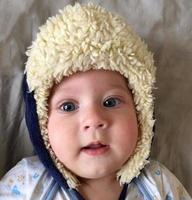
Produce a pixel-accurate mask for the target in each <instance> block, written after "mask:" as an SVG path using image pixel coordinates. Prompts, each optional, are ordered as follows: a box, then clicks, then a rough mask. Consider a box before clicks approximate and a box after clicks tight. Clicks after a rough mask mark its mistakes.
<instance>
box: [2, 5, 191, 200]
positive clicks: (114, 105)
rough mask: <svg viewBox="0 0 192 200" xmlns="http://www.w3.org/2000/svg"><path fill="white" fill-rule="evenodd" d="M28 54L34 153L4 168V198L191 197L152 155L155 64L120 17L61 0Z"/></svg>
mask: <svg viewBox="0 0 192 200" xmlns="http://www.w3.org/2000/svg"><path fill="white" fill-rule="evenodd" d="M27 55H28V61H27V63H26V70H25V76H24V81H23V92H24V99H25V105H26V123H27V127H28V130H29V134H30V138H31V141H32V143H33V145H34V149H35V152H36V154H37V156H34V157H30V158H27V159H23V160H22V161H20V162H19V163H18V164H17V165H16V166H15V167H14V168H13V169H12V170H10V171H9V172H8V173H7V174H6V175H5V176H4V178H3V179H2V180H1V182H0V199H1V200H6V199H9V200H10V199H41V200H46V199H47V200H48V199H49V200H50V199H55V200H69V199H70V200H78V199H81V200H82V199H85V200H117V199H121V200H125V199H126V200H128V199H129V200H152V199H158V200H160V199H162V200H164V199H166V200H171V199H174V200H175V199H177V200H179V199H180V200H181V199H182V200H184V199H185V200H190V199H191V198H190V196H189V195H188V194H187V192H186V190H185V189H184V187H183V186H182V185H181V183H180V182H179V181H178V180H177V179H176V177H175V176H174V175H173V174H172V173H171V172H169V171H168V170H167V169H166V168H165V167H164V166H163V165H161V164H160V163H158V162H156V161H153V160H151V159H150V158H149V156H150V148H151V142H152V138H153V125H154V119H153V107H154V105H153V95H152V90H153V87H154V82H155V67H154V63H153V58H152V55H151V53H150V52H149V51H148V50H147V47H146V45H145V44H144V42H143V41H142V40H141V39H140V38H139V37H138V36H137V35H136V34H135V33H134V32H133V31H132V30H131V29H130V27H129V26H128V25H127V24H126V23H125V22H124V21H123V20H122V19H121V18H120V17H118V16H117V15H114V14H112V13H110V12H108V11H106V10H105V9H103V8H101V7H100V6H96V5H93V4H87V5H80V4H75V5H74V6H67V7H65V8H64V10H62V11H60V14H58V15H56V16H55V17H51V18H49V19H48V21H47V22H46V24H45V25H43V26H42V27H41V28H40V32H39V33H38V35H37V39H36V40H35V42H34V43H33V44H32V46H31V47H30V48H29V50H28V52H27Z"/></svg>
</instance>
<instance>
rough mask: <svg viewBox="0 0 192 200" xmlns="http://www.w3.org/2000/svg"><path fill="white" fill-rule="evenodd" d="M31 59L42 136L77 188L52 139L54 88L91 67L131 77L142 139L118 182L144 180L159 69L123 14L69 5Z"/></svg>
mask: <svg viewBox="0 0 192 200" xmlns="http://www.w3.org/2000/svg"><path fill="white" fill-rule="evenodd" d="M27 55H28V61H27V63H26V71H25V73H27V82H28V85H29V89H30V92H32V91H34V97H35V100H36V103H37V114H38V117H39V124H40V129H41V135H42V137H43V140H44V143H45V145H46V148H47V150H48V151H49V152H50V155H51V157H52V159H53V161H54V163H55V165H56V167H57V168H58V169H59V171H60V172H61V173H62V174H63V176H64V177H65V179H66V180H67V182H68V184H69V186H70V187H73V188H77V187H78V184H79V182H78V180H77V178H76V177H75V175H74V174H72V173H71V172H70V171H69V170H67V169H66V168H65V166H64V165H63V164H62V163H61V162H60V161H59V159H58V158H57V157H56V155H55V154H54V152H53V150H52V148H51V146H50V142H49V138H48V131H47V119H48V97H49V95H50V91H51V88H52V87H53V84H55V83H59V82H60V81H61V80H62V79H63V78H64V77H65V76H70V75H71V74H74V73H76V72H78V71H87V70H90V69H104V70H112V71H117V72H119V73H120V74H122V75H123V76H124V77H126V78H127V79H128V82H129V85H128V86H129V87H130V88H131V90H132V93H133V98H134V102H135V106H136V110H137V117H138V123H139V127H140V137H139V139H138V142H137V146H136V149H135V151H134V154H133V155H132V156H131V157H130V158H129V160H128V161H127V162H126V163H125V164H124V165H123V166H122V168H121V169H120V170H119V171H118V172H117V178H118V180H119V181H120V184H123V183H129V182H130V181H131V180H132V179H133V178H134V177H136V176H138V175H139V173H140V170H141V169H142V168H143V167H144V166H145V164H146V163H148V160H147V158H148V157H149V154H150V148H151V141H152V137H153V132H152V128H153V125H154V120H153V96H152V89H153V85H154V82H155V71H156V68H155V67H154V62H153V58H152V54H151V53H150V52H149V51H148V50H147V46H146V45H145V43H144V42H143V41H142V40H141V39H140V38H139V37H138V36H137V35H136V34H135V33H134V32H133V31H132V30H131V28H130V27H129V26H128V25H127V24H126V23H125V22H124V21H123V20H122V19H121V18H120V17H119V16H117V15H115V14H112V13H110V12H108V11H106V10H105V9H104V8H102V7H100V6H97V5H93V4H91V3H89V4H87V5H80V4H75V5H74V6H70V5H68V6H66V7H65V8H64V9H63V10H61V11H60V13H59V14H58V15H56V16H54V17H50V18H49V19H48V20H47V22H46V24H45V25H43V26H41V27H40V32H39V33H38V34H37V38H36V40H35V41H34V42H33V44H32V46H31V47H30V48H29V49H28V51H27Z"/></svg>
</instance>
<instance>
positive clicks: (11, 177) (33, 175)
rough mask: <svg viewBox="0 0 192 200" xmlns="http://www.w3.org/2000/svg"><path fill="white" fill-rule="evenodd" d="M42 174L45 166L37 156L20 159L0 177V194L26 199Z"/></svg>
mask: <svg viewBox="0 0 192 200" xmlns="http://www.w3.org/2000/svg"><path fill="white" fill-rule="evenodd" d="M43 174H45V168H44V166H43V164H42V163H41V161H40V160H39V159H38V157H37V156H33V157H29V158H24V159H22V160H21V161H20V162H18V163H17V164H16V165H15V167H13V168H12V169H11V170H10V171H8V172H7V174H6V175H5V176H4V177H3V178H2V179H1V181H0V196H1V197H3V198H4V199H6V197H8V198H9V199H11V198H16V197H17V198H19V197H20V199H26V198H27V197H26V195H28V194H29V195H30V193H31V192H32V190H33V189H34V188H35V187H36V185H37V183H38V182H39V179H40V178H42V176H43ZM26 191H27V192H26ZM1 197H0V199H1Z"/></svg>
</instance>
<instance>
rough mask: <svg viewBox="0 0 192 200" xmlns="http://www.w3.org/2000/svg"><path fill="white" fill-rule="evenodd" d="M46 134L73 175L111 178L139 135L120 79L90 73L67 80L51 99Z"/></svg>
mask: <svg viewBox="0 0 192 200" xmlns="http://www.w3.org/2000/svg"><path fill="white" fill-rule="evenodd" d="M48 134H49V139H50V144H51V146H52V149H53V151H54V152H55V154H56V156H57V157H58V159H59V160H60V161H61V162H62V163H63V164H64V165H65V166H66V167H67V168H68V169H70V170H71V171H72V172H73V173H74V174H76V175H77V176H79V177H81V178H86V179H88V178H89V179H90V178H91V179H97V178H101V177H105V176H109V175H111V174H115V173H116V171H117V170H118V169H120V168H121V166H122V165H123V164H124V163H125V162H126V161H127V160H128V159H129V157H130V155H131V154H132V153H133V151H134V149H135V146H136V142H137V137H138V127H137V118H136V112H135V107H134V103H133V99H132V95H131V92H130V91H129V89H128V87H127V83H126V81H125V79H124V77H123V76H121V75H120V74H119V73H117V72H112V71H103V70H97V71H95V70H91V71H87V72H81V73H77V74H74V75H72V76H70V77H68V78H65V79H64V80H63V81H62V82H61V83H60V84H59V85H57V86H55V87H54V90H53V93H52V96H51V97H50V101H49V120H48Z"/></svg>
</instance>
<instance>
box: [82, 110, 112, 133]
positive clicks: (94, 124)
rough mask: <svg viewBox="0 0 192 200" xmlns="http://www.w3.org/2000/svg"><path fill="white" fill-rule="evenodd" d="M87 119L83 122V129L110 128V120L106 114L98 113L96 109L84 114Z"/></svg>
mask: <svg viewBox="0 0 192 200" xmlns="http://www.w3.org/2000/svg"><path fill="white" fill-rule="evenodd" d="M84 114H85V115H84V116H85V117H84V120H83V129H84V130H88V129H93V130H97V129H105V128H107V127H108V120H107V116H106V115H105V113H104V112H102V111H98V110H96V109H93V110H89V111H88V112H86V113H84Z"/></svg>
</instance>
